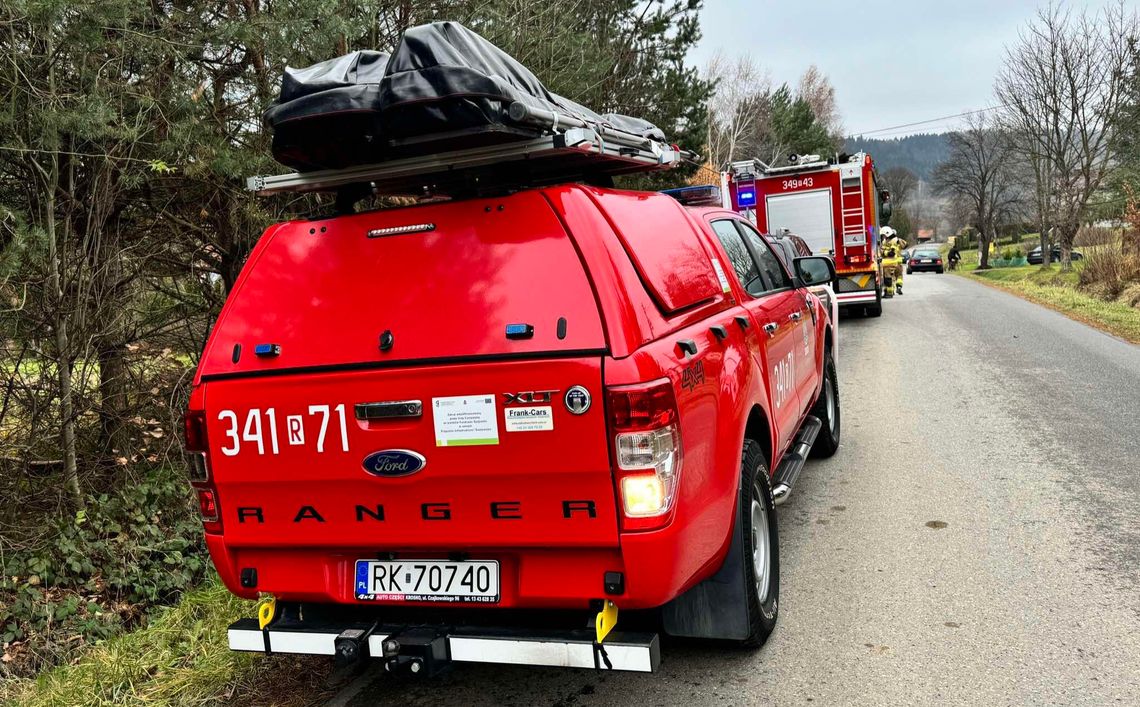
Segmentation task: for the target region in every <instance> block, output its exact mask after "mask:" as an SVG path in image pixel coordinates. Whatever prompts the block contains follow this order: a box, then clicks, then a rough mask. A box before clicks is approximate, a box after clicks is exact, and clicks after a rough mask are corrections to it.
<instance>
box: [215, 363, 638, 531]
mask: <svg viewBox="0 0 1140 707" xmlns="http://www.w3.org/2000/svg"><path fill="white" fill-rule="evenodd" d="M568 391H573V392H572V393H570V397H569V398H567V393H568ZM601 394H602V391H601V360H600V358H599V357H596V356H595V357H567V358H556V359H549V358H546V359H534V360H520V361H499V362H474V363H462V364H453V365H443V366H417V367H408V368H398V369H385V370H369V371H342V372H325V371H322V372H315V373H307V374H295V375H285V376H271V377H253V378H239V379H230V380H221V381H215V382H210V383H207V384H206V403H207V408H208V410H209V416H208V418H207V428H208V438H209V443H210V460H211V466H212V472H213V477H214V480H215V483H216V487H217V491H218V500H219V505H220V507H221V511H222V518H223V522H224V527H225V537H226V542H227V544H229V545H231V546H259V547H271V546H277V547H298V546H330V547H346V546H357V547H367V548H376V549H388V550H397V549H406V548H433V549H439V550H448V549H459V548H463V549H467V548H478V547H485V548H489V547H521V546H528V547H529V546H546V547H551V546H579V547H581V546H591V547H603V546H614V545H616V544H617V522H616V510H615V504H614V490H613V489H614V487H613V480H612V477H611V473H610V464H609V459H608V451H607V445H606V444H605V443H604V440H605V435H606V433H605V419H604V414H603V408H602V405H601V404H600V402H597V401H600V400H601ZM568 400H569V403H570V405H573V406H576V407H575V412H571V410H570V408H569V407H568V404H567V401H568ZM588 401H589V402H588ZM595 403H596V404H595ZM578 413H580V414H578ZM583 440H594V442H592V443H589V444H584V443H583Z"/></svg>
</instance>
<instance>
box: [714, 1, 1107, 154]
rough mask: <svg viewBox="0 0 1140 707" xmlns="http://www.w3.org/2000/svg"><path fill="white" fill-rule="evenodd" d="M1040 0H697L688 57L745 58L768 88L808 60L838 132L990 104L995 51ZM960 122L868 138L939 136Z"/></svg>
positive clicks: (796, 73)
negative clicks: (761, 71)
mask: <svg viewBox="0 0 1140 707" xmlns="http://www.w3.org/2000/svg"><path fill="white" fill-rule="evenodd" d="M1041 4H1042V3H1040V2H1036V1H1035V0H953V2H946V1H942V2H932V1H931V0H906V1H899V0H895V1H894V2H886V1H885V0H858V1H856V2H851V1H850V0H848V1H847V2H842V1H839V0H705V9H704V10H703V12H702V15H701V29H702V31H703V34H704V37H703V39H702V40H701V43H700V45H699V46H698V47H697V49H696V50H695V51H694V52H693V54H692V61H693V62H694V63H695V64H696V65H698V66H701V67H703V66H704V65H705V63H706V62H707V61H708V59H709V58H710V57H712V56H713V55H714V54H715V53H717V52H718V51H721V52H723V53H724V54H726V55H727V56H736V55H741V54H750V55H751V56H752V57H753V58H754V59H755V60H756V61H757V62H758V63H759V64H760V65H761V66H762V67H764V68H765V69H767V70H768V71H769V72H770V75H771V77H772V80H773V82H774V83H775V84H776V85H779V84H781V83H784V82H787V83H790V84H792V86H793V87H794V86H795V84H796V82H797V81H798V80H799V77H800V75H801V74H802V73H803V72H804V69H806V68H807V67H808V66H810V65H811V64H815V65H817V66H819V68H820V69H821V70H822V71H823V72H824V73H825V74H827V76H828V77H829V78H830V79H831V82H832V84H833V85H834V86H835V93H836V100H837V102H838V104H839V111H840V114H841V115H842V116H843V126H844V128H845V130H846V132H847V133H848V134H858V133H861V132H868V131H872V130H879V129H881V128H888V127H891V126H896V125H902V124H905V123H913V122H918V121H925V120H929V119H931V118H940V117H942V116H948V115H952V114H956V113H961V112H963V111H968V110H975V109H979V108H985V107H987V106H991V105H993V94H992V88H993V79H994V76H995V74H996V73H997V70H998V68H999V66H1000V65H1001V61H1002V57H1003V51H1004V47H1005V45H1006V44H1010V43H1012V42H1014V41H1015V40H1016V38H1017V33H1018V30H1019V29H1020V28H1021V27H1023V26H1024V25H1025V24H1026V23H1027V22H1028V21H1029V20H1030V18H1032V17H1033V16H1034V14H1035V13H1036V10H1037V8H1038V7H1039V6H1041ZM1070 4H1071V5H1072V6H1073V7H1075V8H1076V7H1083V6H1084V3H1070ZM1092 4H1093V5H1094V6H1096V7H1099V6H1101V4H1102V3H1100V2H1095V3H1092ZM960 121H961V119H953V120H944V121H941V122H937V123H930V124H927V125H920V126H915V127H911V128H905V129H901V130H895V131H890V132H881V133H875V134H874V135H868V137H893V136H897V135H901V134H907V133H912V132H943V131H945V130H950V129H953V128H955V127H957V126H958V125H960Z"/></svg>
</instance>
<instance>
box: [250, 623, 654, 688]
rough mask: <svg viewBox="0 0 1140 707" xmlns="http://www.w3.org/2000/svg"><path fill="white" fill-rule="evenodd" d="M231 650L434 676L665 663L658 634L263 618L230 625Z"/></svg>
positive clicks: (649, 667) (650, 668) (649, 668)
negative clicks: (449, 669)
mask: <svg viewBox="0 0 1140 707" xmlns="http://www.w3.org/2000/svg"><path fill="white" fill-rule="evenodd" d="M229 643H230V649H231V650H235V651H246V652H252V653H300V654H308V655H327V656H335V657H336V658H337V659H338V660H340V661H344V662H352V661H355V660H359V659H363V658H368V657H373V658H381V659H383V660H384V661H385V664H384V667H385V669H386V670H388V671H390V672H409V673H415V674H421V675H434V674H435V673H436V672H438V671H439V670H440V669H442V668H443V667H444V666H445V665H446V664H447V663H449V662H451V661H460V662H468V663H499V664H510V665H542V666H551V667H559V668H592V669H597V670H627V671H634V672H642V673H651V672H654V671H655V670H657V667H658V665H659V664H660V663H661V649H660V646H659V640H658V637H657V634H656V633H637V632H619V631H614V632H612V633H611V634H610V635H609V636H608V637H606V640H605V642H604V643H603V644H596V643H595V642H594V632H593V631H590V630H558V629H545V630H529V629H518V628H486V627H469V626H463V627H450V626H407V625H400V626H386V625H382V624H375V623H372V624H370V623H367V622H356V623H349V624H343V623H340V624H338V623H332V622H299V621H292V622H288V623H283V622H274V624H272V625H270V626H268V627H267V628H266V629H264V630H262V629H259V628H258V623H257V620H256V619H240V620H238V621H236V622H234V623H233V624H231V625H230V627H229Z"/></svg>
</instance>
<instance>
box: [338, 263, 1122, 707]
mask: <svg viewBox="0 0 1140 707" xmlns="http://www.w3.org/2000/svg"><path fill="white" fill-rule="evenodd" d="M906 284H907V287H906V295H904V296H903V297H901V298H896V299H894V300H891V301H888V302H887V303H886V306H885V312H884V314H883V316H882V317H881V318H879V319H863V318H847V319H844V320H843V321H842V323H841V337H842V351H841V355H842V360H841V361H840V362H839V370H840V386H841V391H842V397H841V401H842V412H843V439H842V446H841V447H840V450H839V452H838V454H837V455H836V456H835V457H834V458H833V459H830V460H827V461H823V462H812V463H809V465H808V466H807V467H806V468H805V470H804V472H803V474H802V475H801V476H800V481H799V483H798V485H797V487H796V489H795V492H794V493H793V495H792V497H791V499H790V500H789V501H788V503H787V504H786V505H784V506H782V507H781V508H780V515H779V519H780V535H781V546H780V553H781V574H782V577H781V589H780V597H781V602H780V612H781V613H780V623H779V625H778V627H777V629H776V632H775V633H774V634H773V636H772V638H771V639H770V640H769V642H768V644H767V645H766V646H764V648H763V649H761V650H760V651H758V652H740V651H734V650H726V649H723V648H718V647H715V646H708V645H702V644H697V643H692V642H676V641H674V642H668V643H666V644H665V647H664V650H663V652H662V666H661V670H660V671H659V672H658V673H657V674H655V675H633V674H614V673H610V674H596V673H593V672H585V671H567V670H555V669H537V668H522V667H496V666H472V665H458V666H456V668H455V669H454V671H453V672H451V673H450V674H448V675H445V676H443V677H441V678H438V679H435V680H431V681H411V682H407V681H395V680H392V679H389V678H387V677H386V676H384V675H383V674H381V673H379V672H375V671H374V672H371V673H368V674H367V675H366V677H365V678H364V679H362V680H360V681H358V682H357V683H356V684H355V685H353V686H352V689H351V691H350V692H348V693H345V694H343V695H342V697H341V699H340V700H339V701H338V703H339V704H349V705H368V704H378V703H383V704H401V705H420V704H423V705H437V704H447V705H452V704H454V705H465V706H471V707H474V706H476V705H547V704H549V705H614V704H637V705H706V704H718V705H719V704H807V703H812V704H927V703H945V704H1089V705H1105V704H1127V705H1136V704H1140V348H1137V347H1135V346H1132V345H1130V344H1127V343H1124V342H1121V341H1118V340H1116V339H1114V338H1112V337H1109V336H1107V335H1104V334H1101V333H1099V332H1097V331H1095V330H1093V329H1090V328H1088V327H1086V326H1084V325H1083V324H1079V323H1076V322H1073V321H1071V320H1069V319H1067V318H1065V317H1063V316H1061V315H1058V314H1055V313H1053V312H1051V311H1049V310H1046V309H1043V308H1040V307H1038V306H1036V305H1033V304H1029V303H1027V302H1023V301H1022V300H1019V299H1017V298H1015V297H1013V296H1011V295H1008V294H1006V293H1004V292H1001V291H998V290H994V289H990V288H988V287H986V286H984V285H980V284H977V283H975V282H970V281H968V280H966V279H964V278H961V277H958V276H954V275H934V274H923V275H917V274H916V275H914V276H911V277H908V278H907V282H906ZM619 626H620V622H619Z"/></svg>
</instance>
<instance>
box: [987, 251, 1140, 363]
mask: <svg viewBox="0 0 1140 707" xmlns="http://www.w3.org/2000/svg"><path fill="white" fill-rule="evenodd" d="M965 274H967V275H969V276H971V277H974V278H977V279H978V280H981V281H982V282H984V283H987V284H989V285H992V286H994V287H999V288H1001V289H1003V290H1006V291H1008V292H1012V293H1013V294H1016V295H1018V296H1020V297H1022V298H1024V299H1027V300H1029V301H1031V302H1036V303H1037V304H1040V305H1043V306H1045V307H1049V308H1050V309H1053V310H1055V311H1057V312H1060V313H1061V314H1064V315H1066V316H1068V317H1070V318H1072V319H1076V320H1077V321H1080V322H1084V323H1085V324H1088V325H1089V326H1092V327H1096V328H1097V329H1100V330H1102V331H1106V332H1108V333H1109V334H1112V335H1114V336H1118V337H1120V338H1121V339H1124V340H1126V341H1130V342H1132V343H1134V344H1140V309H1137V308H1136V307H1132V306H1129V305H1128V304H1126V303H1124V302H1106V301H1104V300H1102V299H1100V298H1098V297H1093V296H1092V295H1088V294H1085V293H1083V292H1081V291H1080V290H1078V289H1076V286H1077V280H1078V277H1079V274H1078V272H1077V271H1075V270H1074V271H1071V272H1067V273H1062V272H1061V271H1060V270H1058V269H1057V268H1053V267H1050V268H1042V267H1041V266H1039V265H1029V266H1025V267H1019V268H997V269H993V270H984V271H981V272H979V271H976V270H972V271H969V270H968V271H966V273H965Z"/></svg>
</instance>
